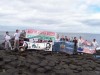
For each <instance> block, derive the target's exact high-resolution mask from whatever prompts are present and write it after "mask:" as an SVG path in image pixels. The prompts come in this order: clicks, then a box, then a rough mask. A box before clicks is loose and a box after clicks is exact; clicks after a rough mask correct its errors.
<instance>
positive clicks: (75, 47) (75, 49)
mask: <svg viewBox="0 0 100 75" xmlns="http://www.w3.org/2000/svg"><path fill="white" fill-rule="evenodd" d="M73 42H74V52H73V53H74V54H76V53H77V43H78V41H77V38H76V37H74V40H73Z"/></svg>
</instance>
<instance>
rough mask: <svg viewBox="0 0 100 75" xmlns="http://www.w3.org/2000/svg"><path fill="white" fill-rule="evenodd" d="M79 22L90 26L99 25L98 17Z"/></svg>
mask: <svg viewBox="0 0 100 75" xmlns="http://www.w3.org/2000/svg"><path fill="white" fill-rule="evenodd" d="M81 22H82V23H83V24H87V25H90V26H100V19H99V20H98V19H88V20H84V21H81Z"/></svg>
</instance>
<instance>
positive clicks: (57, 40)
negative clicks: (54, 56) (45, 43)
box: [55, 34, 60, 42]
mask: <svg viewBox="0 0 100 75" xmlns="http://www.w3.org/2000/svg"><path fill="white" fill-rule="evenodd" d="M55 42H60V38H59V34H58V35H57V38H56V39H55Z"/></svg>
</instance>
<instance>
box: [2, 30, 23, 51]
mask: <svg viewBox="0 0 100 75" xmlns="http://www.w3.org/2000/svg"><path fill="white" fill-rule="evenodd" d="M21 33H24V31H22V32H21ZM21 33H20V31H19V30H16V32H15V33H14V35H13V36H12V37H11V35H10V34H9V32H8V31H7V32H6V34H5V36H4V39H5V49H6V50H8V49H9V48H10V49H11V50H14V49H16V48H17V49H19V39H20V35H21ZM12 38H14V44H13V46H12V45H11V39H12Z"/></svg>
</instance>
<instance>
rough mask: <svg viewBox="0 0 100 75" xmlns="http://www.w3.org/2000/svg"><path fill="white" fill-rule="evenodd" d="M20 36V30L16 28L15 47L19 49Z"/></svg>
mask: <svg viewBox="0 0 100 75" xmlns="http://www.w3.org/2000/svg"><path fill="white" fill-rule="evenodd" d="M19 37H20V33H19V30H16V33H15V34H14V49H16V48H17V49H19Z"/></svg>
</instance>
